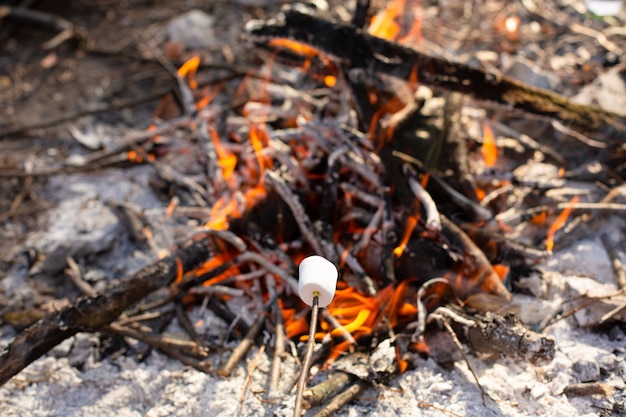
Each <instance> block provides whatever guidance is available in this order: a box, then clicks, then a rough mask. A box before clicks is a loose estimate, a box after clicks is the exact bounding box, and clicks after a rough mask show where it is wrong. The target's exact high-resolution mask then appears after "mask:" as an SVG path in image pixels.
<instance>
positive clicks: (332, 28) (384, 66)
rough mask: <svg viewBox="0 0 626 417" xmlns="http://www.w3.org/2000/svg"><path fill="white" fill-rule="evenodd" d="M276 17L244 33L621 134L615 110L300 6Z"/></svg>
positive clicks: (258, 39) (255, 23) (588, 128)
mask: <svg viewBox="0 0 626 417" xmlns="http://www.w3.org/2000/svg"><path fill="white" fill-rule="evenodd" d="M281 17H282V20H280V21H270V22H259V21H251V22H249V23H248V25H247V27H246V30H247V32H248V36H249V38H250V39H251V40H252V41H253V42H256V43H257V45H259V46H262V45H263V44H264V43H265V42H267V40H268V39H276V38H287V39H291V40H295V41H298V42H302V43H304V44H306V45H311V46H313V47H315V48H318V49H319V50H321V51H323V52H324V53H326V54H328V55H330V56H332V57H336V58H339V59H342V60H344V61H346V62H348V63H349V65H350V67H351V68H361V69H366V70H368V71H372V72H381V73H386V74H389V75H392V76H395V77H398V78H401V79H403V80H408V79H410V77H411V73H412V72H413V71H415V68H417V79H418V80H419V81H420V82H421V83H424V84H427V85H432V86H439V87H444V88H447V89H450V90H453V91H458V92H461V93H465V94H473V95H474V96H476V97H477V98H478V99H482V100H489V101H495V102H497V103H501V104H504V105H507V106H511V107H513V108H517V109H521V110H524V111H527V112H530V113H535V114H539V115H544V116H549V117H554V118H557V119H559V120H563V121H567V122H568V123H571V124H572V125H573V126H575V127H576V128H577V129H580V130H581V131H600V130H602V129H604V128H606V127H610V128H613V129H614V130H615V131H617V132H619V133H621V135H622V136H623V135H624V134H626V126H625V123H624V119H623V118H622V117H620V116H618V115H617V114H614V113H612V112H609V111H606V110H602V109H600V108H598V107H592V106H585V105H579V104H574V103H572V102H570V101H569V100H568V99H567V98H566V97H563V96H560V95H558V94H556V93H553V92H551V91H547V90H541V89H538V88H535V87H531V86H528V85H525V84H523V83H521V82H519V81H516V80H513V79H511V78H508V77H505V76H495V75H493V74H489V73H486V72H484V71H483V70H480V69H478V68H471V67H468V66H466V65H462V64H458V63H453V62H449V61H446V60H443V59H440V58H435V57H432V56H428V55H425V54H422V53H420V52H418V51H415V50H413V49H409V48H406V47H403V46H401V45H398V44H396V43H392V42H388V41H386V40H384V39H380V38H376V37H373V36H370V35H367V34H364V33H361V32H360V31H358V30H357V29H356V28H355V27H353V26H348V25H345V24H341V23H336V22H330V21H327V20H323V19H321V18H318V17H315V16H313V15H311V14H308V13H306V12H303V10H301V9H298V10H296V9H294V8H287V9H285V10H283V14H282V16H281ZM320 34H323V35H324V36H320Z"/></svg>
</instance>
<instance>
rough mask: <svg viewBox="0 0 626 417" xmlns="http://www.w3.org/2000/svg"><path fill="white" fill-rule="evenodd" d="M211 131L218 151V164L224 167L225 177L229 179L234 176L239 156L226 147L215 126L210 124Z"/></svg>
mask: <svg viewBox="0 0 626 417" xmlns="http://www.w3.org/2000/svg"><path fill="white" fill-rule="evenodd" d="M209 131H210V133H211V139H212V141H213V146H215V152H217V164H218V165H219V167H220V168H221V169H222V176H223V177H224V179H225V180H228V179H230V178H231V177H232V175H233V172H234V171H235V167H236V166H237V157H236V156H235V154H233V153H232V152H229V151H227V150H226V149H224V147H223V146H222V143H221V142H220V138H219V136H218V134H217V131H216V130H215V127H214V126H210V127H209Z"/></svg>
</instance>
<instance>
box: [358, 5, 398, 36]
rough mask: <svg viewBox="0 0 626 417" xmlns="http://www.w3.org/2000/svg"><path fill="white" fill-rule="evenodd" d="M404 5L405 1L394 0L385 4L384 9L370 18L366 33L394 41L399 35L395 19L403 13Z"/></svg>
mask: <svg viewBox="0 0 626 417" xmlns="http://www.w3.org/2000/svg"><path fill="white" fill-rule="evenodd" d="M405 3H406V0H394V1H393V2H391V3H389V4H387V7H385V9H383V10H381V11H380V12H378V13H377V14H376V16H374V17H373V18H372V21H371V22H370V26H369V28H368V30H367V31H368V33H369V34H370V35H372V36H376V37H378V38H383V39H387V40H390V41H392V40H395V39H396V38H397V37H398V35H399V33H400V25H399V24H398V22H396V18H397V17H398V16H400V15H401V14H402V13H404V6H405Z"/></svg>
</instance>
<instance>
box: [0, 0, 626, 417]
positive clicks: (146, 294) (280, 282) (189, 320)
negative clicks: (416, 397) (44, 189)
mask: <svg viewBox="0 0 626 417" xmlns="http://www.w3.org/2000/svg"><path fill="white" fill-rule="evenodd" d="M369 3H370V2H367V1H366V2H361V1H357V2H356V5H355V8H354V10H351V11H350V18H351V20H346V19H344V20H342V19H341V16H337V15H336V14H332V13H331V12H329V11H324V10H319V9H315V8H311V7H309V6H303V5H289V6H285V7H283V8H282V10H280V11H279V12H277V14H276V15H275V16H274V17H272V18H270V19H262V20H250V21H249V22H247V24H246V25H245V33H244V34H243V38H244V39H243V42H245V44H246V45H247V46H248V47H249V50H248V53H249V54H250V57H248V60H249V62H250V68H246V69H245V70H239V69H238V70H236V71H233V70H232V69H231V70H230V72H231V73H229V74H228V75H226V76H224V75H223V74H224V69H223V68H219V66H213V65H206V63H203V58H202V57H201V56H200V55H195V54H188V55H189V56H184V59H182V58H183V55H181V54H178V53H177V52H176V51H175V48H174V45H169V49H167V48H165V49H164V48H162V45H159V46H157V47H155V46H154V45H152V48H148V49H146V51H144V53H145V55H146V56H145V57H146V59H151V60H153V61H156V62H157V63H159V65H161V66H163V67H164V68H166V69H168V71H169V72H170V74H171V77H172V79H173V80H175V83H176V89H175V94H172V93H168V94H162V95H161V97H160V99H159V101H158V103H157V105H155V106H153V111H152V115H151V120H152V121H151V124H150V125H149V126H148V127H147V129H145V130H144V131H141V132H138V133H134V134H128V135H126V136H125V137H123V138H122V139H120V140H117V141H115V142H114V143H111V144H108V145H107V146H105V147H102V148H101V149H94V150H89V151H85V150H82V151H81V152H75V153H72V155H68V156H67V158H65V159H64V160H62V161H61V162H60V163H57V164H54V165H48V166H46V165H45V164H43V165H42V164H41V163H40V162H38V165H37V166H35V167H33V166H31V165H32V164H31V165H29V164H28V163H27V161H25V162H24V163H23V164H19V166H16V167H15V168H14V169H4V168H3V171H2V175H3V176H7V177H11V176H12V177H15V178H24V181H25V182H26V181H31V182H32V181H33V179H34V178H35V179H36V178H43V177H51V176H55V175H57V176H65V177H64V178H67V177H69V178H71V177H72V175H84V174H85V173H89V174H97V173H98V172H102V171H106V170H115V169H123V170H127V172H139V171H133V170H138V169H142V168H146V169H147V170H148V171H146V172H149V179H148V181H147V183H149V184H150V186H151V187H152V190H153V191H152V192H153V193H154V194H155V195H156V196H157V197H158V198H159V199H160V201H158V203H155V204H154V205H153V206H152V208H150V209H148V208H143V209H138V208H137V206H135V205H133V204H129V203H127V202H123V201H115V199H112V200H111V201H107V202H106V206H103V207H107V210H108V211H109V212H110V213H114V218H115V219H117V220H115V221H114V222H115V223H116V224H117V223H119V224H124V226H125V227H124V230H127V232H125V233H127V234H128V236H129V238H128V239H127V240H128V242H127V243H126V244H125V245H126V246H125V247H126V248H133V249H132V250H133V251H137V250H140V251H141V252H143V253H144V254H145V256H144V264H143V265H142V266H141V267H140V268H134V270H133V272H132V273H126V274H125V276H121V277H117V279H115V280H114V282H107V283H106V284H103V282H102V281H98V280H94V279H91V278H89V277H88V276H87V275H88V274H89V262H88V259H90V256H91V254H90V253H89V252H82V251H81V250H79V248H73V249H72V248H70V249H61V246H58V247H56V248H57V250H56V252H54V253H53V252H52V251H51V252H49V253H42V254H41V256H39V257H38V258H37V259H34V260H33V262H32V265H31V267H30V274H31V276H38V275H43V276H46V275H47V276H56V275H62V276H66V277H68V278H69V279H70V280H71V282H72V283H73V284H72V285H73V286H74V289H75V288H78V289H79V291H80V292H82V295H81V296H80V297H77V298H76V299H73V300H66V303H65V305H56V306H53V307H50V306H48V310H47V311H45V309H43V308H41V309H40V310H38V312H39V313H41V312H44V311H45V312H46V313H47V314H45V315H43V314H36V315H35V316H34V317H27V315H26V314H25V313H24V314H22V313H20V312H19V310H15V309H12V308H10V305H7V306H2V307H3V308H4V310H3V316H2V320H3V322H4V323H5V324H7V325H8V324H11V325H12V326H14V327H15V328H16V329H19V332H18V333H17V334H16V335H15V337H14V338H12V340H11V342H10V344H8V346H6V348H5V349H4V351H3V352H2V354H1V355H0V384H5V383H7V382H8V381H10V380H11V378H13V377H15V376H16V375H18V374H19V373H20V372H21V371H22V370H23V369H24V368H26V367H27V366H28V365H29V364H31V363H33V362H34V361H37V360H38V359H39V358H40V357H42V356H44V355H46V354H47V353H49V352H50V351H51V349H53V348H55V347H56V346H58V345H59V344H60V343H62V342H64V341H65V340H67V339H69V338H72V337H74V336H75V335H76V334H78V333H80V332H93V333H98V334H101V335H103V337H105V336H106V337H108V338H113V339H115V338H117V339H118V340H126V341H128V340H134V341H137V342H135V343H139V345H137V346H135V347H134V348H132V347H130V348H129V347H127V348H125V351H126V352H127V353H128V354H131V353H134V354H135V355H136V356H137V357H140V356H141V357H145V356H147V355H149V354H150V351H151V350H152V349H156V350H159V351H160V352H162V353H164V354H165V355H167V356H168V357H171V358H174V359H176V360H178V361H180V362H182V363H183V364H185V365H188V366H190V367H193V368H195V369H197V370H200V371H202V372H206V373H210V374H216V375H219V376H220V377H222V378H229V377H230V376H231V375H232V373H233V371H234V370H235V369H236V368H237V367H238V366H239V365H241V363H242V362H243V361H244V358H245V357H246V355H248V353H249V352H250V351H251V350H255V349H256V350H257V351H258V352H259V354H263V352H264V351H266V352H268V354H270V356H271V368H270V369H269V370H268V372H267V381H268V382H267V390H266V392H264V393H256V394H255V395H257V396H259V397H263V401H267V402H270V403H274V404H276V403H279V402H281V401H282V402H284V403H287V404H290V407H293V398H294V396H295V394H294V393H295V391H296V389H297V388H298V387H299V388H300V389H303V390H304V393H303V402H302V404H301V405H302V406H303V407H304V408H305V409H311V408H314V409H316V411H317V413H318V414H317V415H330V414H332V413H334V412H337V411H338V410H339V409H341V407H343V406H345V405H346V404H348V403H349V402H350V401H352V400H354V399H355V398H357V397H358V396H359V395H361V394H362V393H363V392H364V391H365V390H367V389H369V388H370V387H372V386H384V385H386V384H389V383H390V381H393V380H394V378H398V377H399V376H401V375H402V374H404V373H406V372H411V371H413V370H415V368H416V363H417V362H416V361H418V360H424V359H425V358H431V359H433V360H434V361H436V362H437V363H438V364H439V366H441V367H443V368H446V367H449V366H450V364H451V363H452V364H454V363H457V364H459V363H460V364H462V365H457V366H464V367H466V369H467V370H468V372H469V373H470V375H472V378H471V379H472V381H473V383H475V384H476V386H477V387H478V389H479V390H480V392H481V394H482V397H483V398H482V401H483V402H484V401H488V400H489V399H490V394H489V392H488V390H483V388H482V386H481V381H480V377H479V376H478V375H476V373H475V372H474V370H473V367H472V365H471V360H470V359H469V358H468V356H474V357H478V358H481V359H482V360H491V361H493V360H495V361H498V360H501V358H505V357H506V358H510V359H512V360H514V361H520V362H523V363H527V364H531V365H532V366H536V367H537V369H540V367H542V366H547V365H549V364H550V363H551V362H552V361H553V360H554V358H555V355H556V353H557V350H558V346H559V340H555V338H554V337H552V336H548V335H546V334H544V330H545V329H546V328H547V327H549V326H551V325H553V324H554V323H557V322H558V321H560V320H565V319H567V317H569V316H572V315H575V314H576V313H577V312H579V311H589V309H590V308H591V309H593V311H595V312H596V313H595V314H596V316H599V318H598V319H597V320H596V322H595V323H592V324H591V325H593V326H601V325H605V324H606V323H611V322H618V323H619V322H620V320H622V321H623V312H624V305H626V304H624V301H623V297H624V294H623V291H624V290H623V288H624V285H625V282H623V281H624V280H623V268H622V267H621V266H619V265H618V264H617V263H618V262H619V255H615V254H614V255H613V260H614V263H615V264H616V265H617V266H616V267H615V274H616V276H617V279H618V281H619V280H622V282H621V283H620V284H619V285H620V286H621V289H619V288H618V287H616V289H615V290H614V291H613V292H612V293H610V294H608V295H606V294H603V295H599V296H596V295H593V294H581V296H580V299H579V300H574V301H575V302H574V303H572V304H570V305H567V306H564V307H563V308H560V309H558V311H549V312H548V313H546V314H543V317H542V318H541V319H536V315H535V316H534V319H532V318H530V317H531V314H530V313H529V312H528V311H526V309H529V308H530V307H529V306H531V305H533V302H532V301H529V300H530V299H531V298H533V297H535V298H536V297H545V296H546V291H545V290H542V288H543V287H542V285H545V284H542V279H541V278H538V276H539V274H538V269H537V268H538V265H539V264H541V263H544V262H549V259H551V256H552V254H553V253H554V252H555V251H557V250H558V249H559V248H563V247H567V246H568V244H569V243H570V242H572V241H575V240H576V239H580V238H579V237H578V236H579V235H577V233H578V231H580V230H582V229H584V228H587V229H593V228H594V227H596V228H597V227H598V226H595V225H597V223H598V220H597V219H598V217H600V215H601V214H607V215H608V214H614V213H623V212H624V209H625V208H626V206H624V204H623V203H621V202H620V198H621V200H623V194H624V193H623V186H622V182H623V173H624V167H625V162H624V157H625V155H626V152H625V151H624V145H623V138H624V135H625V134H626V124H625V121H624V118H623V117H622V116H619V115H618V114H614V113H612V112H610V111H607V110H603V109H601V108H600V107H596V106H592V105H586V104H576V103H574V102H572V101H570V100H569V99H568V98H566V97H565V96H561V95H558V94H556V93H553V92H551V91H549V90H546V89H542V88H538V87H535V86H532V85H529V84H526V83H524V82H521V81H519V80H516V79H514V78H510V77H508V76H505V75H501V74H498V75H496V74H495V73H493V72H491V71H490V70H489V69H486V68H481V67H478V66H473V65H470V64H461V63H458V62H455V61H454V60H450V59H446V58H444V57H442V56H437V54H435V53H433V52H432V51H428V52H427V48H425V47H424V46H425V39H424V35H423V34H422V26H423V22H424V21H423V19H425V16H424V13H425V10H426V9H425V8H422V7H421V5H420V2H414V1H406V0H392V1H389V2H388V3H387V4H385V5H384V6H383V7H380V8H379V9H377V10H376V9H374V8H373V7H371V8H370V7H369ZM526 7H529V6H528V5H526ZM341 10H344V12H345V11H347V9H346V8H343V9H341ZM27 11H28V10H27V9H21V8H10V7H9V8H8V11H7V13H6V14H7V15H8V16H13V17H17V18H25V19H34V18H36V17H41V16H40V15H38V14H36V13H35V12H32V13H31V14H29V13H27ZM45 16H48V17H49V18H52V16H51V15H45ZM344 17H345V16H344ZM55 21H56V22H57V23H58V22H60V21H59V20H55ZM62 22H65V21H64V20H62ZM520 24H521V23H520V18H519V17H517V16H514V15H511V16H500V20H498V21H497V22H495V24H494V28H495V29H494V30H496V31H497V32H498V33H499V36H500V37H501V38H502V39H503V41H502V42H503V45H505V47H506V48H515V45H516V44H518V43H519V42H520ZM68 25H69V26H68ZM56 26H57V28H58V27H60V28H61V30H62V33H66V31H70V32H71V34H70V33H67V36H68V37H70V38H71V37H75V38H76V37H77V38H79V39H78V41H79V42H86V44H87V45H89V41H88V39H86V38H83V39H81V38H82V37H84V36H87V35H85V34H84V33H83V32H82V31H77V30H75V28H73V26H71V24H69V22H65V23H63V25H60V26H59V25H56ZM70 35H71V36H70ZM55 39H56V41H55V42H53V45H57V44H58V43H59V42H60V43H61V44H62V43H64V42H66V40H65V39H63V37H61V38H59V39H57V38H55ZM87 47H88V46H87ZM164 51H165V53H164ZM168 51H169V52H168ZM168 54H170V55H171V56H168ZM177 61H181V62H177ZM172 62H177V65H176V66H173V64H172ZM226 72H227V73H228V70H227V71H226ZM215 74H218V76H216V75H215ZM518 118H522V119H524V118H526V119H530V120H534V121H536V124H537V126H539V127H540V128H541V129H542V130H541V132H542V133H541V134H545V135H547V133H546V132H551V134H552V135H558V137H559V138H560V139H559V140H560V141H561V143H560V144H558V146H552V145H551V144H550V140H548V139H546V140H545V141H544V140H540V137H539V136H536V135H537V132H530V131H529V132H525V131H518V130H517V128H516V127H515V126H516V125H517V124H518V123H517V122H518V120H517V119H518ZM36 127H37V126H35V127H33V128H36ZM29 129H30V128H29ZM538 129H539V128H538ZM5 131H6V132H7V135H8V134H9V133H11V134H16V133H19V132H21V131H20V129H14V130H13V131H11V129H9V128H6V129H5ZM22 131H23V130H22ZM81 135H82V133H80V132H75V133H74V136H81ZM533 135H535V138H534V139H533V137H531V136H533ZM588 161H592V162H588ZM581 167H582V168H581ZM598 167H600V168H598ZM600 171H601V172H602V175H600ZM128 175H129V176H132V175H133V174H128ZM142 175H143V174H142ZM567 181H578V182H579V183H583V182H584V183H585V187H587V188H585V189H583V187H582V186H581V188H579V189H577V190H576V189H575V190H574V191H572V189H571V188H569V189H567V188H565V184H566V182H567ZM594 182H595V184H596V186H594V187H595V188H594V187H591V188H593V189H591V188H590V186H589V184H593V183H594ZM620 189H621V191H620ZM601 191H606V193H605V194H604V197H603V198H598V195H599V194H600V193H601ZM24 198H25V195H23V196H22V197H21V198H20V200H18V199H16V200H15V201H16V203H15V209H13V207H12V208H11V210H12V212H9V217H8V218H10V217H13V216H14V215H15V213H17V211H16V210H17V209H18V207H19V205H20V204H21V202H22V200H23V199H24ZM155 201H157V200H156V199H155ZM3 220H4V219H3ZM622 237H623V236H622ZM603 239H604V241H605V243H607V246H608V247H610V246H618V249H619V250H623V242H621V243H619V242H617V243H615V242H614V243H611V237H609V236H608V235H604V236H603ZM57 243H63V242H57ZM619 245H622V247H621V249H620V248H619ZM111 248H112V244H111V245H109V246H108V247H106V248H104V249H99V250H96V251H94V253H95V252H104V253H106V252H107V251H111V250H112V249H111ZM311 255H318V256H321V257H323V258H325V259H326V260H328V261H329V262H330V263H332V264H333V265H334V266H335V267H336V268H337V270H338V272H339V279H338V282H337V287H336V291H335V293H334V298H333V300H332V302H331V303H330V304H328V306H325V307H324V308H323V309H321V311H320V312H319V322H317V321H314V320H311V317H312V313H311V307H310V305H307V303H305V302H303V301H302V300H301V299H300V297H298V279H299V277H298V265H300V264H301V263H302V261H303V260H304V259H305V258H307V257H309V256H311ZM146 260H149V261H146ZM620 271H621V272H620ZM620 274H621V275H620ZM92 276H93V275H92ZM620 277H621V278H620ZM95 284H97V285H98V286H99V288H94V285H95ZM529 294H530V295H529ZM523 297H526V298H523ZM520 300H525V301H524V302H521V301H520ZM577 301H579V302H577ZM525 303H526V304H525ZM5 307H6V308H5ZM585 309H587V310H585ZM540 315H541V313H540ZM315 317H317V312H315ZM210 320H220V321H221V323H222V325H224V324H225V326H226V327H227V328H226V329H224V331H223V332H222V333H221V334H220V335H216V334H214V333H213V332H212V331H211V329H210V326H211V325H210V323H209V321H210ZM312 325H313V326H314V327H313V328H311V326H312ZM168 326H169V327H171V326H178V328H179V329H181V333H182V332H184V336H177V337H172V336H171V335H170V334H169V333H167V332H166V331H165V329H167V328H168ZM311 336H313V340H311ZM216 339H219V342H218V341H216ZM307 343H311V345H310V346H312V344H313V343H314V344H315V350H314V351H313V357H312V358H313V359H312V363H313V364H314V366H313V368H312V371H311V373H309V369H308V367H306V366H305V367H302V369H300V365H301V364H300V363H299V361H300V359H301V358H302V355H303V352H304V350H305V346H307ZM288 353H289V354H288ZM216 354H218V356H217V357H216ZM381 358H383V359H384V360H383V359H381ZM255 366H256V365H255V364H254V361H253V362H252V363H251V364H249V365H248V369H249V370H253V369H254V367H255ZM452 366H454V365H452ZM285 369H290V371H289V372H288V374H289V375H291V374H294V375H293V377H292V378H283V377H281V375H282V374H283V373H284V372H285ZM298 372H302V373H301V374H300V375H304V377H303V379H302V381H304V383H305V384H306V385H307V386H306V388H305V387H303V386H302V383H300V384H298V383H297V376H298ZM249 382H250V381H249V379H247V380H246V384H248V383H249ZM581 382H585V383H587V382H589V384H588V385H582V386H581V385H580V384H570V385H569V386H568V387H567V389H569V391H567V392H569V394H571V395H572V396H574V395H587V394H586V393H587V392H591V394H589V395H604V396H607V395H605V394H606V393H607V392H609V391H610V390H609V391H607V390H608V388H606V385H603V384H601V383H599V382H598V381H581ZM244 389H245V388H244ZM577 390H582V391H580V392H583V393H582V394H580V393H579V391H577ZM585 390H590V391H585ZM242 395H245V394H242ZM616 404H617V403H616ZM422 405H423V406H424V407H426V408H427V407H428V405H425V404H422ZM299 406H300V404H298V405H296V408H297V407H299ZM432 407H433V408H434V409H437V407H438V406H434V405H432ZM616 407H617V406H616ZM297 409H298V408H297ZM444 411H445V410H444ZM453 414H454V413H453Z"/></svg>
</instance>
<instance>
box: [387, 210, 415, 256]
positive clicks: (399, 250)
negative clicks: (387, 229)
mask: <svg viewBox="0 0 626 417" xmlns="http://www.w3.org/2000/svg"><path fill="white" fill-rule="evenodd" d="M419 218H420V215H419V213H417V214H415V215H413V216H409V218H408V219H406V225H405V227H404V235H402V239H401V240H400V244H399V245H398V246H396V248H395V249H394V250H393V254H394V255H396V257H398V258H399V257H401V256H402V254H403V253H404V249H406V245H407V244H408V243H409V240H410V239H411V235H412V234H413V229H415V226H417V221H418V220H419Z"/></svg>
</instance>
